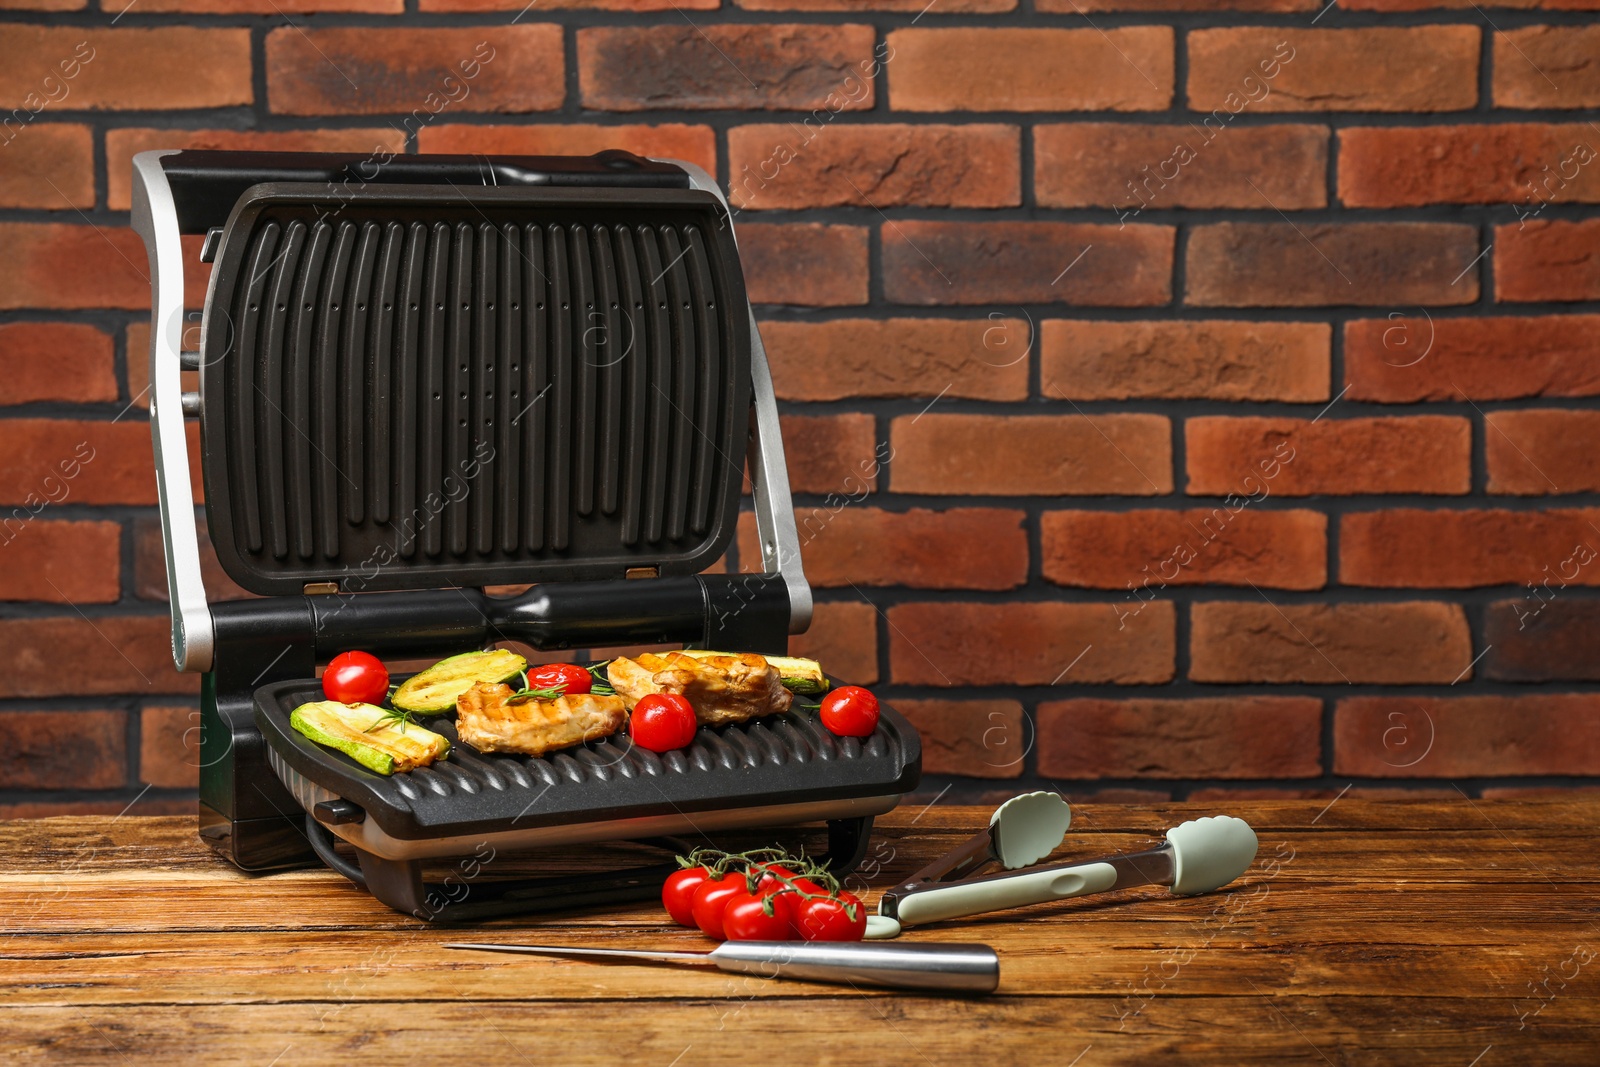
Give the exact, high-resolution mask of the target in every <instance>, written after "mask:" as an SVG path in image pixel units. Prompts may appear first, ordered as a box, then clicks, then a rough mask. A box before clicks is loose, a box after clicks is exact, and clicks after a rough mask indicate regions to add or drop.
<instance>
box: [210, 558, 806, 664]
mask: <svg viewBox="0 0 1600 1067" xmlns="http://www.w3.org/2000/svg"><path fill="white" fill-rule="evenodd" d="M301 600H302V601H303V602H304V604H305V612H304V614H301V613H299V612H286V611H285V610H284V606H285V603H286V602H288V601H289V598H286V597H279V598H273V599H268V600H239V601H232V602H227V603H222V604H217V605H216V606H215V607H214V608H213V609H212V610H213V612H214V613H215V615H216V617H217V625H218V630H219V632H220V633H227V634H235V635H237V634H239V633H240V632H241V631H244V630H257V628H258V627H263V626H265V627H272V628H274V629H280V630H281V628H283V627H284V625H285V623H286V622H288V621H289V620H291V619H294V620H303V626H304V628H305V631H306V632H305V633H304V634H294V633H284V632H280V633H278V634H274V635H267V634H264V633H260V632H257V633H254V634H252V636H253V637H256V638H257V639H258V640H260V639H262V638H265V639H268V640H272V639H281V640H290V641H292V640H297V639H303V638H306V637H309V638H311V639H312V640H313V641H314V644H315V648H316V657H317V659H318V660H320V661H326V660H328V659H330V658H332V657H333V656H336V655H338V654H339V653H340V652H345V651H348V650H350V649H352V648H359V649H362V650H364V651H367V652H372V653H375V654H380V655H390V656H396V655H418V656H439V655H445V654H447V653H450V652H459V651H464V650H468V649H472V648H482V647H484V646H485V645H487V644H490V643H492V642H494V641H502V640H514V641H521V642H524V643H526V644H528V645H531V646H533V647H534V648H537V649H540V650H541V651H554V650H558V649H566V648H603V647H606V646H609V645H648V644H670V643H676V642H688V643H692V644H696V645H700V646H701V647H704V648H718V647H725V648H729V649H732V650H736V651H740V652H766V653H771V654H774V655H781V654H783V653H784V651H785V649H786V647H787V644H788V632H789V595H788V592H787V589H786V587H785V585H784V583H783V581H782V579H780V578H777V577H775V576H769V575H761V574H701V575H693V576H689V577H682V578H649V579H635V580H616V581H598V582H559V583H552V584H548V585H538V586H534V587H533V588H532V589H530V590H528V591H527V592H526V593H523V594H522V595H521V596H517V597H510V598H503V599H502V598H497V597H489V596H485V595H484V594H483V593H481V592H478V591H477V590H473V589H438V590H422V591H416V592H386V593H359V594H351V593H347V594H334V595H320V596H306V597H302V598H301ZM267 605H275V606H276V609H275V610H271V611H267V610H263V608H264V606H267ZM291 625H294V628H296V629H298V628H299V625H295V624H294V623H291Z"/></svg>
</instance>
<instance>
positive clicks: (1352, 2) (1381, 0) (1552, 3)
mask: <svg viewBox="0 0 1600 1067" xmlns="http://www.w3.org/2000/svg"><path fill="white" fill-rule="evenodd" d="M1339 6H1340V7H1341V8H1344V9H1345V10H1347V11H1432V10H1436V9H1450V10H1456V11H1458V10H1461V9H1463V8H1474V7H1482V6H1483V5H1482V4H1480V3H1478V0H1339ZM1494 6H1495V7H1497V8H1508V9H1511V10H1516V11H1532V10H1538V9H1541V8H1542V9H1544V10H1547V11H1595V10H1600V0H1495V2H1494ZM1488 795H1489V794H1488V793H1487V792H1486V793H1484V796H1488Z"/></svg>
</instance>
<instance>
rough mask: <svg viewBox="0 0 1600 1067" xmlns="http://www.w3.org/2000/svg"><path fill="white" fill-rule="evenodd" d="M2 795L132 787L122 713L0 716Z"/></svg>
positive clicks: (125, 719)
mask: <svg viewBox="0 0 1600 1067" xmlns="http://www.w3.org/2000/svg"><path fill="white" fill-rule="evenodd" d="M0 751H3V752H5V754H6V758H5V760H4V761H3V762H0V789H115V788H117V787H118V786H120V785H124V784H126V783H127V781H128V716H127V714H126V713H125V712H121V711H0Z"/></svg>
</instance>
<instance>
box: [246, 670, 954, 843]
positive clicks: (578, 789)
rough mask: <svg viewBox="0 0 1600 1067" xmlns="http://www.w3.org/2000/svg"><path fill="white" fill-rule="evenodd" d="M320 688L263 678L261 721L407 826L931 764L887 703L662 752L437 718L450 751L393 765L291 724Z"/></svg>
mask: <svg viewBox="0 0 1600 1067" xmlns="http://www.w3.org/2000/svg"><path fill="white" fill-rule="evenodd" d="M321 699H323V693H322V686H321V683H320V682H318V681H316V680H315V679H310V680H296V681H288V682H277V683H274V684H271V685H265V686H262V687H261V688H260V689H257V690H256V694H255V706H256V716H255V717H256V724H257V725H258V726H259V727H260V728H261V732H262V735H263V736H264V737H265V738H266V741H267V744H268V745H269V746H271V748H272V750H273V751H274V752H276V753H277V755H278V756H279V757H281V758H282V759H283V760H284V762H285V763H287V764H288V765H289V766H290V767H292V768H294V769H295V770H296V771H298V772H299V773H300V774H302V775H304V776H305V777H306V778H308V779H310V780H311V781H313V782H315V783H316V784H317V785H319V786H322V787H323V788H324V789H327V790H329V791H330V792H333V793H336V794H338V795H339V796H341V797H344V798H345V799H347V800H350V801H353V802H354V803H356V804H359V805H360V806H361V807H362V808H364V809H365V810H366V813H367V818H369V819H372V820H374V821H375V822H376V823H377V824H378V826H379V827H381V828H382V829H383V830H384V831H386V832H387V833H389V834H390V835H392V836H394V837H398V838H409V839H417V838H430V837H444V836H454V835H457V834H478V833H494V832H497V831H501V830H512V829H521V830H526V829H532V828H536V827H542V826H561V825H566V824H568V823H575V822H602V821H609V820H613V819H629V818H642V817H646V816H650V815H657V814H663V813H666V812H677V813H680V814H689V815H692V814H694V813H695V812H697V811H712V810H721V809H723V808H738V807H744V806H751V807H756V806H763V805H773V804H787V803H799V802H816V801H822V800H834V799H847V798H854V797H870V796H884V795H887V794H891V793H906V792H909V791H910V790H911V789H913V788H915V787H916V784H917V781H918V778H919V777H920V775H921V770H922V743H921V741H920V740H919V739H918V737H917V733H916V731H915V730H914V729H912V728H911V725H910V724H909V723H907V722H906V720H905V719H904V718H902V717H901V715H900V714H899V713H898V712H896V711H895V710H894V709H892V708H890V707H889V706H887V705H881V706H880V709H881V717H880V718H879V721H878V730H877V732H876V733H875V734H873V736H872V737H870V738H867V739H866V740H865V741H862V740H860V739H857V738H854V737H835V736H834V735H833V734H831V733H829V732H828V731H827V730H826V729H825V728H824V727H823V726H822V724H821V723H820V722H819V721H818V720H817V716H816V713H815V712H807V711H791V712H789V713H787V714H784V715H773V716H769V717H767V718H765V719H759V720H754V721H752V722H748V723H742V724H738V725H733V726H725V727H717V728H713V729H701V730H700V731H699V733H698V734H697V735H696V736H695V740H694V743H693V744H692V745H691V746H690V747H689V748H687V749H682V750H678V751H674V752H668V753H665V754H663V755H657V754H656V753H654V752H650V751H648V750H646V749H642V748H639V747H637V746H635V745H633V744H632V743H631V742H630V741H629V740H628V738H627V737H626V736H625V735H620V734H619V735H616V736H614V737H610V738H607V739H605V740H603V741H597V742H591V743H589V744H585V745H579V746H577V747H574V748H570V749H566V750H564V751H562V752H557V753H552V754H551V755H549V756H544V757H539V758H535V757H531V756H516V755H504V754H494V755H484V754H480V753H478V752H477V751H476V750H474V749H472V748H470V747H469V746H467V745H465V744H462V743H461V742H460V739H459V736H458V735H457V733H456V725H455V722H454V721H453V720H451V719H448V718H440V719H436V720H430V721H428V722H427V724H426V725H427V727H428V729H430V730H433V731H435V732H437V733H441V734H443V735H444V736H445V737H447V738H449V740H450V744H451V750H450V757H449V758H448V759H446V760H441V761H440V762H438V763H435V764H434V765H433V766H431V767H423V768H418V769H417V770H414V771H410V772H407V773H403V774H395V775H390V776H385V775H381V774H374V773H373V772H372V771H369V770H367V769H366V768H365V767H363V766H361V765H360V764H359V763H357V762H355V761H354V760H352V759H350V758H349V757H348V756H346V755H344V754H343V753H341V752H336V751H334V750H333V749H330V748H324V747H323V746H321V745H319V744H317V743H316V742H314V741H312V740H310V739H309V738H307V737H305V736H304V735H302V734H301V733H300V732H299V731H297V730H295V729H294V728H293V727H292V726H290V725H289V715H290V713H292V712H293V711H294V709H295V708H297V707H299V706H300V705H301V704H305V703H308V702H310V701H313V700H321Z"/></svg>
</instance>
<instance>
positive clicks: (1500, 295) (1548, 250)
mask: <svg viewBox="0 0 1600 1067" xmlns="http://www.w3.org/2000/svg"><path fill="white" fill-rule="evenodd" d="M1494 240H1495V245H1494V296H1495V299H1496V300H1531V301H1543V300H1600V219H1581V220H1579V221H1576V222H1565V221H1563V222H1556V221H1548V222H1546V221H1534V222H1529V223H1527V224H1526V225H1522V224H1518V225H1517V226H1510V225H1506V226H1496V227H1495V231H1494Z"/></svg>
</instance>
